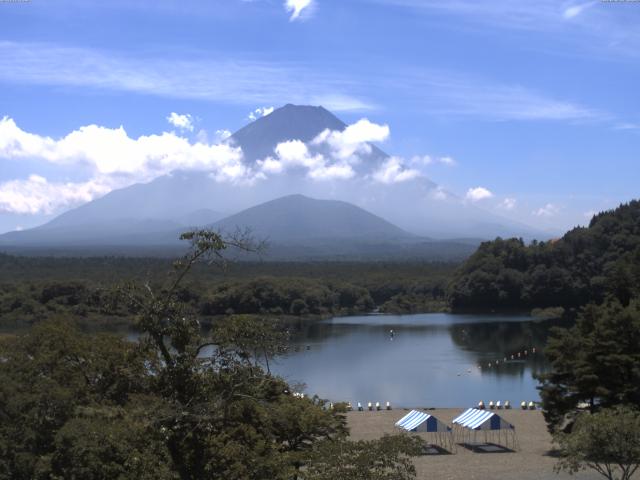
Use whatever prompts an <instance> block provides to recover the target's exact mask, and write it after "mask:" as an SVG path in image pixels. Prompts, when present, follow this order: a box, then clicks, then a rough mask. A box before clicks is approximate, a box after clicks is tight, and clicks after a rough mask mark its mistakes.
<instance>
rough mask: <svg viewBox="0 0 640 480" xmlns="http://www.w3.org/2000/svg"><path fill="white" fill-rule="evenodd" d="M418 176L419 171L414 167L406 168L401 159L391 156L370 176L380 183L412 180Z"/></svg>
mask: <svg viewBox="0 0 640 480" xmlns="http://www.w3.org/2000/svg"><path fill="white" fill-rule="evenodd" d="M419 176H420V172H419V171H418V170H416V169H412V168H406V167H405V166H404V164H403V162H402V159H400V158H398V157H391V158H389V159H388V160H387V161H386V162H384V163H383V164H382V165H381V166H380V168H379V169H378V170H376V171H375V172H374V173H373V175H372V177H373V179H374V180H375V181H377V182H380V183H400V182H406V181H407V180H412V179H414V178H417V177H419Z"/></svg>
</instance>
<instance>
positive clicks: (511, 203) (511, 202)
mask: <svg viewBox="0 0 640 480" xmlns="http://www.w3.org/2000/svg"><path fill="white" fill-rule="evenodd" d="M517 203H518V201H517V200H516V199H515V198H511V197H507V198H505V199H504V200H502V201H501V202H500V203H499V204H498V208H501V209H502V210H513V209H514V208H516V204H517Z"/></svg>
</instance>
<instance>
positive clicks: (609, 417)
mask: <svg viewBox="0 0 640 480" xmlns="http://www.w3.org/2000/svg"><path fill="white" fill-rule="evenodd" d="M555 440H556V442H558V444H559V446H560V455H561V460H560V462H558V464H557V466H556V470H557V471H563V470H564V471H568V472H569V473H572V474H573V473H576V472H579V471H581V470H584V469H587V468H588V469H591V470H594V471H596V472H598V473H599V474H600V475H602V476H603V477H604V478H606V479H607V480H630V479H631V478H632V477H633V474H634V473H635V472H636V471H637V470H638V468H639V467H640V412H638V411H637V410H632V409H629V408H624V407H616V408H611V409H603V410H601V411H600V412H597V413H595V414H589V413H582V414H580V416H579V417H578V419H577V420H576V424H575V426H574V428H573V431H572V432H571V433H569V434H566V433H559V434H557V435H556V436H555Z"/></svg>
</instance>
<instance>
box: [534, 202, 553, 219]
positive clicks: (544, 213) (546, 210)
mask: <svg viewBox="0 0 640 480" xmlns="http://www.w3.org/2000/svg"><path fill="white" fill-rule="evenodd" d="M558 213H560V207H558V206H556V205H554V204H553V203H547V204H546V205H545V206H544V207H540V208H538V209H537V210H534V211H533V212H532V214H533V215H535V216H536V217H547V218H548V217H554V216H556V215H557V214H558Z"/></svg>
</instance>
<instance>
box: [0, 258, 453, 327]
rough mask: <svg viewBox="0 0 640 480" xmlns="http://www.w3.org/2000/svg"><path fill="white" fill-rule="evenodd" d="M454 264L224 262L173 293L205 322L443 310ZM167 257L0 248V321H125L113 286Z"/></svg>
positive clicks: (162, 267)
mask: <svg viewBox="0 0 640 480" xmlns="http://www.w3.org/2000/svg"><path fill="white" fill-rule="evenodd" d="M456 266H457V265H456V264H451V263H387V262H378V263H362V262H353V263H349V262H317V263H313V262H311V263H295V262H291V263H274V262H269V263H261V262H238V263H229V264H228V265H226V268H224V269H219V268H214V267H212V266H209V265H196V266H194V269H193V272H192V275H191V277H190V278H189V279H188V281H185V282H184V285H182V286H181V290H180V292H179V293H180V298H181V300H182V301H184V302H186V303H189V304H190V306H191V307H192V308H193V309H194V310H195V311H197V312H198V313H199V315H201V317H202V318H203V320H204V321H205V322H207V321H210V320H211V319H212V318H215V317H218V316H223V315H229V314H234V313H236V314H260V315H278V316H293V317H305V318H307V317H308V318H319V317H325V316H329V315H344V314H353V313H363V312H370V311H373V310H375V309H378V310H379V311H382V312H389V313H412V312H427V311H442V310H444V309H445V308H446V300H445V292H446V287H447V283H448V281H449V278H450V277H451V274H452V272H453V270H454V269H455V268H456ZM170 269H171V262H169V261H167V260H165V259H153V258H148V259H143V258H117V257H104V258H65V257H59V258H56V257H16V256H10V255H0V328H5V329H7V328H9V329H12V328H19V327H22V326H29V325H32V324H34V323H36V322H38V321H41V320H44V319H47V318H56V317H59V316H64V315H69V314H71V315H73V316H74V317H75V318H77V319H78V320H79V321H80V322H81V323H82V324H85V325H87V326H96V327H100V328H107V327H109V326H110V325H111V326H114V327H118V326H123V325H126V324H129V323H130V318H131V315H130V312H129V311H128V309H127V307H126V306H125V305H123V304H122V302H119V300H118V296H117V294H116V290H117V287H118V286H119V285H121V284H123V283H126V282H133V281H136V282H149V283H150V284H154V282H157V279H159V278H163V277H164V276H165V275H166V273H167V271H169V270H170Z"/></svg>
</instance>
